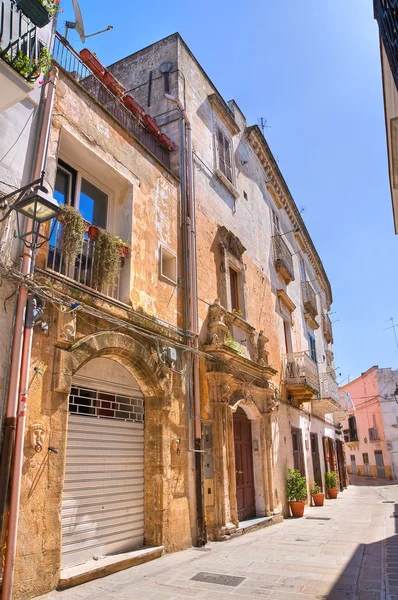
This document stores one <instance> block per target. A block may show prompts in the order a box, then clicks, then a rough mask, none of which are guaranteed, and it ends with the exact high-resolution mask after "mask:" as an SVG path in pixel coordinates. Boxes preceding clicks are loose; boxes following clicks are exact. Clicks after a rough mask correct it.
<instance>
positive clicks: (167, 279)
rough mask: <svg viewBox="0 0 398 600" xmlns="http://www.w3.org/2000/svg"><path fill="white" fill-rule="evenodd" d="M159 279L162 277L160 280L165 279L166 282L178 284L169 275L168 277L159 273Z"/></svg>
mask: <svg viewBox="0 0 398 600" xmlns="http://www.w3.org/2000/svg"><path fill="white" fill-rule="evenodd" d="M159 279H160V281H163V282H164V283H168V284H169V285H174V286H177V281H173V280H172V279H169V278H168V277H166V275H159Z"/></svg>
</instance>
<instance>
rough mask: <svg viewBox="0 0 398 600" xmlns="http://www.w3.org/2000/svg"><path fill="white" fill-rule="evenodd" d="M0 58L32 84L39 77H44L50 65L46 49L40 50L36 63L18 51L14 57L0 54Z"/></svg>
mask: <svg viewBox="0 0 398 600" xmlns="http://www.w3.org/2000/svg"><path fill="white" fill-rule="evenodd" d="M0 56H2V58H4V60H5V61H6V62H8V63H9V64H10V65H11V66H12V68H13V69H15V70H16V71H17V72H18V73H19V74H20V75H22V77H24V78H25V79H26V80H27V81H29V82H31V83H33V82H34V81H35V80H36V79H37V78H38V77H39V75H40V73H43V75H46V73H47V72H48V69H49V68H50V64H51V54H50V53H49V51H48V49H47V48H42V49H41V50H40V54H39V57H38V59H37V61H35V60H31V59H30V58H29V56H27V55H26V54H24V53H23V52H21V51H19V52H17V54H16V55H15V56H11V55H10V54H5V53H0Z"/></svg>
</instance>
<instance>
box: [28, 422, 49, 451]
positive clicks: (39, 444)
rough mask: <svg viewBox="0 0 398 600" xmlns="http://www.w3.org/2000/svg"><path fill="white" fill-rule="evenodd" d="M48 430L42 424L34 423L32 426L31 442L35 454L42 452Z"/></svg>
mask: <svg viewBox="0 0 398 600" xmlns="http://www.w3.org/2000/svg"><path fill="white" fill-rule="evenodd" d="M45 433H46V428H45V426H44V425H43V424H42V423H34V424H33V425H31V426H30V442H31V444H32V446H33V448H34V449H35V452H41V451H42V450H43V446H44V436H45Z"/></svg>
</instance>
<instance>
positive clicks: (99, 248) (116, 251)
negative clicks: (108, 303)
mask: <svg viewBox="0 0 398 600" xmlns="http://www.w3.org/2000/svg"><path fill="white" fill-rule="evenodd" d="M122 260H123V258H122V255H121V251H120V238H119V237H117V236H115V235H113V234H112V233H109V231H104V230H102V229H100V230H99V233H98V237H97V240H96V243H95V250H94V270H93V271H94V283H95V286H96V288H97V289H98V290H99V291H104V288H105V287H107V286H108V285H110V286H112V287H113V286H114V285H115V284H116V281H117V278H118V277H119V275H120V270H121V268H122Z"/></svg>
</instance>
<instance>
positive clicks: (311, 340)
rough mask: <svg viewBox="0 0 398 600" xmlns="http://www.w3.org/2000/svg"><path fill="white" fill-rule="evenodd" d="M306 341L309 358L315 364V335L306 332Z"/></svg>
mask: <svg viewBox="0 0 398 600" xmlns="http://www.w3.org/2000/svg"><path fill="white" fill-rule="evenodd" d="M308 341H309V345H310V356H311V358H312V360H313V361H314V362H317V360H316V344H315V335H314V334H313V333H312V332H311V331H309V332H308Z"/></svg>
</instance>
